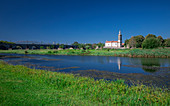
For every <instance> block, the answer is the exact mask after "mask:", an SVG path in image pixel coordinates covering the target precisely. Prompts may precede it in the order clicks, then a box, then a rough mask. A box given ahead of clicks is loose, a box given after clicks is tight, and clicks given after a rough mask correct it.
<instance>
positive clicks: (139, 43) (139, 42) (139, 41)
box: [135, 35, 145, 48]
mask: <svg viewBox="0 0 170 106" xmlns="http://www.w3.org/2000/svg"><path fill="white" fill-rule="evenodd" d="M135 40H136V48H141V47H142V42H143V41H144V40H145V38H144V37H143V36H142V35H138V36H135Z"/></svg>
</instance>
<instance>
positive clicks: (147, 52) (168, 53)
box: [0, 48, 170, 58]
mask: <svg viewBox="0 0 170 106" xmlns="http://www.w3.org/2000/svg"><path fill="white" fill-rule="evenodd" d="M0 53H17V54H44V55H45V54H48V55H92V56H120V57H156V58H170V49H169V48H166V49H163V48H160V49H104V50H69V49H67V50H55V49H53V50H52V49H42V50H0Z"/></svg>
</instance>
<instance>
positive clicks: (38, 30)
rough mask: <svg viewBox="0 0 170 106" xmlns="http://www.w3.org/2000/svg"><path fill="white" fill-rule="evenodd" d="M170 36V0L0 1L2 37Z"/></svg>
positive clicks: (98, 39) (48, 39) (102, 38)
mask: <svg viewBox="0 0 170 106" xmlns="http://www.w3.org/2000/svg"><path fill="white" fill-rule="evenodd" d="M119 29H120V30H121V32H122V35H123V42H124V40H125V39H129V38H130V37H131V36H136V35H143V36H146V35H147V34H149V33H151V34H155V35H157V36H159V35H161V36H162V37H163V38H170V0H0V40H7V41H20V40H23V41H26V40H28V41H39V42H40V41H43V42H45V43H52V42H53V41H55V42H56V43H67V44H71V43H73V42H74V41H78V42H79V43H98V42H103V43H104V42H105V41H106V40H117V35H118V31H119Z"/></svg>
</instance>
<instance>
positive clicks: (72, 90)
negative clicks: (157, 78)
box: [0, 61, 170, 106]
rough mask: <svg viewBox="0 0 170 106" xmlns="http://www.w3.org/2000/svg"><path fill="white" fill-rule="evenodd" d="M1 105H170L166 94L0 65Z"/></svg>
mask: <svg viewBox="0 0 170 106" xmlns="http://www.w3.org/2000/svg"><path fill="white" fill-rule="evenodd" d="M0 73H1V74H0V105H33V104H34V105H49V104H51V105H92V106H94V105H114V104H117V105H141V106H143V105H167V106H168V105H170V95H169V91H166V90H162V89H160V88H153V87H147V86H144V85H137V86H130V87H129V86H128V85H126V84H124V81H123V80H117V81H112V82H108V81H104V80H97V81H95V80H94V79H92V78H87V77H75V76H74V75H72V74H64V73H57V72H50V71H44V70H37V69H30V68H27V67H24V66H21V65H17V66H13V65H9V64H7V63H5V62H2V61H1V62H0Z"/></svg>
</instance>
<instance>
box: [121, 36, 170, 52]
mask: <svg viewBox="0 0 170 106" xmlns="http://www.w3.org/2000/svg"><path fill="white" fill-rule="evenodd" d="M124 45H125V46H126V47H130V48H143V49H152V48H157V47H170V38H167V39H163V37H162V36H158V37H157V36H156V35H154V34H148V35H147V36H145V37H144V36H142V35H138V36H132V37H131V38H130V39H126V40H125V44H124Z"/></svg>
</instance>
